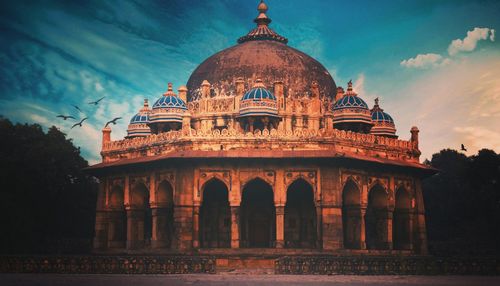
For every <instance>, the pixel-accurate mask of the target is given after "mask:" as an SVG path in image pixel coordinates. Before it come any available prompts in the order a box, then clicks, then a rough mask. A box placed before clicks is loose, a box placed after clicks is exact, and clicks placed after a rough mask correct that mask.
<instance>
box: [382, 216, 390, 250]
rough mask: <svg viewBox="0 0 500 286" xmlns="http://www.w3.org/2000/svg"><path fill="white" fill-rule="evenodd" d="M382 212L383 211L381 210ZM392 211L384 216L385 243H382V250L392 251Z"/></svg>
mask: <svg viewBox="0 0 500 286" xmlns="http://www.w3.org/2000/svg"><path fill="white" fill-rule="evenodd" d="M381 211H382V210H381ZM392 215H393V212H392V210H390V209H388V210H387V211H386V212H385V214H383V213H382V214H381V216H383V218H382V220H385V223H384V227H383V232H384V233H383V241H382V242H381V245H380V248H381V249H392V247H393V245H392Z"/></svg>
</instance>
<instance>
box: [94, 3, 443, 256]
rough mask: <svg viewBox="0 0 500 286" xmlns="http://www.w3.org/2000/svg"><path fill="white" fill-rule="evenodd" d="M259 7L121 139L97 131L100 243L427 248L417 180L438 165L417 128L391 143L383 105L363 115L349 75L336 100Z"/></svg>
mask: <svg viewBox="0 0 500 286" xmlns="http://www.w3.org/2000/svg"><path fill="white" fill-rule="evenodd" d="M258 11H259V14H258V16H257V18H256V19H255V23H256V24H257V26H256V27H255V28H254V29H253V30H251V31H250V32H249V33H248V34H247V35H245V36H243V37H241V38H240V39H239V40H238V44H236V45H235V46H233V47H229V48H227V49H225V50H223V51H221V52H219V53H217V54H215V55H213V56H211V57H209V58H208V59H207V60H205V61H204V62H203V63H202V64H201V65H200V66H198V67H197V68H196V69H195V70H194V72H193V73H192V75H191V76H190V78H189V81H188V83H187V87H184V86H181V87H179V89H178V94H175V93H174V91H173V87H172V84H169V85H168V91H167V92H165V93H164V94H163V95H162V96H161V97H160V98H159V99H157V100H156V101H155V103H154V104H153V106H152V109H151V110H150V111H148V110H147V109H146V106H145V107H143V109H142V110H141V111H140V112H139V113H138V114H137V115H135V116H134V117H133V119H132V121H131V125H130V126H129V130H128V131H129V132H128V136H127V138H125V139H121V140H111V129H110V127H109V126H108V127H106V128H105V129H103V131H102V132H103V138H102V150H101V155H102V162H101V163H99V164H96V165H94V166H91V167H90V168H89V169H88V170H89V172H91V173H92V174H93V175H95V176H96V177H98V178H99V183H100V188H99V195H98V196H97V197H98V201H97V213H96V230H95V240H94V249H95V251H96V252H104V253H108V252H110V253H127V252H130V253H134V254H137V253H142V252H145V253H149V254H151V253H154V254H160V253H182V254H184V255H185V254H186V253H196V255H204V254H210V255H213V256H216V257H219V256H220V255H222V256H223V255H226V256H225V259H226V261H227V260H231V259H235V260H238V259H246V258H245V257H247V256H248V255H256V256H258V255H272V256H273V257H274V256H280V255H286V254H290V253H293V254H297V255H302V254H311V253H325V254H333V255H345V254H347V255H360V256H359V257H361V258H360V259H363V258H362V257H363V255H367V256H369V255H374V254H380V255H386V256H390V255H398V256H399V255H414V254H425V253H426V252H427V244H426V243H427V240H426V233H425V212H424V206H423V199H422V189H421V185H422V184H421V181H422V178H424V177H426V176H428V175H430V174H432V173H433V172H434V171H433V170H432V169H430V168H429V167H428V166H426V165H423V164H421V163H420V162H419V156H420V151H419V150H418V146H419V144H418V129H416V128H413V129H412V133H411V134H412V135H411V138H410V139H408V140H400V139H397V138H395V133H393V131H394V132H395V129H394V130H392V129H390V127H391V126H392V125H390V124H391V123H392V124H393V120H392V117H390V116H389V115H388V114H387V113H383V110H381V109H380V107H378V104H376V105H375V107H374V109H373V110H372V111H371V112H370V110H369V108H368V105H367V104H366V103H365V102H364V101H363V99H362V98H361V97H360V96H358V95H357V94H356V92H355V91H354V90H353V87H352V82H349V84H348V87H347V91H346V92H345V94H344V92H343V89H342V88H341V87H337V86H336V85H335V82H334V80H333V78H332V77H331V75H330V74H329V73H328V71H327V70H326V69H325V68H324V67H323V66H322V65H321V64H320V63H319V62H318V61H316V60H315V59H313V58H311V57H310V56H308V55H306V54H304V53H302V52H300V51H298V50H296V49H294V48H292V47H289V46H288V45H287V42H288V41H287V39H286V38H285V37H283V36H281V35H279V34H278V33H276V32H275V31H273V30H272V29H271V28H270V27H269V24H270V23H271V19H269V18H268V17H267V15H266V12H267V5H266V4H265V3H264V2H263V1H261V2H260V4H259V6H258ZM146 114H147V116H146ZM134 124H139V125H141V126H143V125H144V124H147V126H149V127H150V129H151V134H149V135H147V134H146V132H145V133H144V134H141V136H135V135H137V134H134V132H135V130H136V129H134V128H135V127H134V126H135V125H134ZM374 124H375V126H374V127H373V128H372V126H373V125H374ZM387 124H388V125H387ZM382 127H383V128H382ZM388 127H389V128H388ZM370 130H371V132H372V134H370ZM229 248H230V249H229ZM245 248H258V251H255V250H254V249H250V250H249V249H246V250H245ZM268 248H272V249H268ZM283 248H288V249H283ZM290 249H291V250H290ZM227 255H229V256H230V257H231V258H228V257H229V256H227ZM231 255H233V256H231ZM238 263H240V262H238ZM252 263H253V262H252ZM239 265H246V264H245V263H244V262H241V263H240V264H239Z"/></svg>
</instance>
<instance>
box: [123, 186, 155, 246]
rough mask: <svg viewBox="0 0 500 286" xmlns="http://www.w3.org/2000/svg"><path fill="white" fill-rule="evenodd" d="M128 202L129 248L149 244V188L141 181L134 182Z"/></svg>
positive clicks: (150, 227) (150, 228) (150, 216)
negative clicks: (129, 217)
mask: <svg viewBox="0 0 500 286" xmlns="http://www.w3.org/2000/svg"><path fill="white" fill-rule="evenodd" d="M129 203H130V210H129V212H130V213H131V217H132V218H131V219H129V220H128V225H127V227H128V228H130V230H129V231H128V232H127V233H128V237H127V240H128V241H129V246H128V247H129V248H132V249H135V248H142V247H149V246H150V245H151V238H152V234H153V224H152V213H151V207H150V204H149V189H148V188H147V187H146V185H145V183H144V182H142V181H140V180H139V181H137V182H136V183H134V184H133V185H132V187H131V189H130V194H129Z"/></svg>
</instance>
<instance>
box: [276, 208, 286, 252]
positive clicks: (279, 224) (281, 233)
mask: <svg viewBox="0 0 500 286" xmlns="http://www.w3.org/2000/svg"><path fill="white" fill-rule="evenodd" d="M283 247H285V206H284V205H276V248H283Z"/></svg>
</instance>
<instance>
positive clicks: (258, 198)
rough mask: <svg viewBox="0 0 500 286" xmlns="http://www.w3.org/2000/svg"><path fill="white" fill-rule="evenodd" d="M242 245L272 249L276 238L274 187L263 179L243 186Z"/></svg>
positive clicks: (241, 211) (257, 179)
mask: <svg viewBox="0 0 500 286" xmlns="http://www.w3.org/2000/svg"><path fill="white" fill-rule="evenodd" d="M240 214H241V215H240V229H241V236H240V237H241V245H242V246H243V247H272V246H273V245H274V241H275V237H276V209H275V207H274V195H273V189H272V186H271V185H270V184H269V183H268V182H267V181H265V180H263V179H261V178H254V179H252V180H250V181H247V183H245V184H244V185H243V192H242V199H241V206H240Z"/></svg>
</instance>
